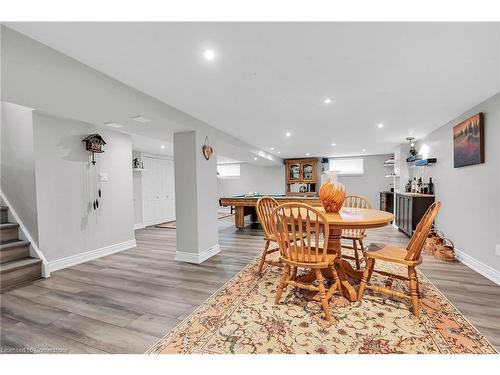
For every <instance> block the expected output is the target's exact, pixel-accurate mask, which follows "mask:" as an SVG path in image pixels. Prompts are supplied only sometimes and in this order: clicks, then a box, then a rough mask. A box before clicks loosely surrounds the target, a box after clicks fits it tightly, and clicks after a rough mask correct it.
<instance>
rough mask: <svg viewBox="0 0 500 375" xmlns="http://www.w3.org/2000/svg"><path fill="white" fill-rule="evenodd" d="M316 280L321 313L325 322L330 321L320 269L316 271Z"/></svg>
mask: <svg viewBox="0 0 500 375" xmlns="http://www.w3.org/2000/svg"><path fill="white" fill-rule="evenodd" d="M316 280H318V283H319V285H318V289H319V297H320V299H321V304H322V305H323V312H324V313H325V317H326V320H328V321H330V320H331V319H332V317H331V316H330V308H329V306H328V298H327V297H326V290H325V284H323V282H324V281H325V280H324V278H323V274H322V273H321V270H320V269H317V270H316Z"/></svg>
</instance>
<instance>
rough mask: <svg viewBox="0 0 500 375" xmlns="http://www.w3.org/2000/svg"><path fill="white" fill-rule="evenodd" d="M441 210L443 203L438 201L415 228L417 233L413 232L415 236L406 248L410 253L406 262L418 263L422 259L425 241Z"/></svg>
mask: <svg viewBox="0 0 500 375" xmlns="http://www.w3.org/2000/svg"><path fill="white" fill-rule="evenodd" d="M440 208H441V202H439V201H436V202H434V203H433V204H432V205H431V206H430V207H429V208H428V209H427V211H426V212H425V214H424V216H423V217H422V219H421V220H420V222H419V223H418V225H417V227H416V228H415V232H413V236H412V237H411V239H410V242H409V243H408V246H407V247H406V250H407V251H408V254H407V255H406V257H405V259H406V260H412V261H416V260H418V259H420V255H421V254H422V249H423V247H424V244H425V240H426V239H427V236H428V235H429V232H430V230H431V227H432V223H434V220H435V219H436V216H437V214H438V212H439V209H440Z"/></svg>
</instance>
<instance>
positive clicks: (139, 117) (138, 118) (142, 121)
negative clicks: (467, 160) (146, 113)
mask: <svg viewBox="0 0 500 375" xmlns="http://www.w3.org/2000/svg"><path fill="white" fill-rule="evenodd" d="M131 119H132V120H134V121H137V122H140V123H142V124H146V123H148V122H151V120H150V119H148V118H146V117H143V116H141V115H137V116H132V117H131Z"/></svg>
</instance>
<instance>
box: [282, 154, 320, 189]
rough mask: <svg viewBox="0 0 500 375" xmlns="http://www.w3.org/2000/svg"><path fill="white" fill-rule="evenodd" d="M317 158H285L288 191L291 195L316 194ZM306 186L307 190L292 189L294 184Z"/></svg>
mask: <svg viewBox="0 0 500 375" xmlns="http://www.w3.org/2000/svg"><path fill="white" fill-rule="evenodd" d="M317 167H318V161H317V160H316V159H289V160H285V180H286V193H287V194H289V195H315V194H316V184H317ZM294 184H298V185H303V186H304V187H306V189H307V191H305V192H302V191H292V185H294Z"/></svg>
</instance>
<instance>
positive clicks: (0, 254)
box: [0, 206, 42, 291]
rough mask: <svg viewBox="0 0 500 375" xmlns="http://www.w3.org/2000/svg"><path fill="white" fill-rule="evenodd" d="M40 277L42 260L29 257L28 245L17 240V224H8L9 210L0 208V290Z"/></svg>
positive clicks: (4, 207)
mask: <svg viewBox="0 0 500 375" xmlns="http://www.w3.org/2000/svg"><path fill="white" fill-rule="evenodd" d="M41 277H42V260H41V259H37V258H33V257H31V255H30V243H29V242H28V241H23V240H20V239H19V224H17V223H9V208H8V207H6V206H0V290H2V291H3V290H6V289H7V288H9V289H10V288H11V287H14V286H16V285H20V284H22V283H25V282H28V281H32V280H36V279H39V278H41Z"/></svg>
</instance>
